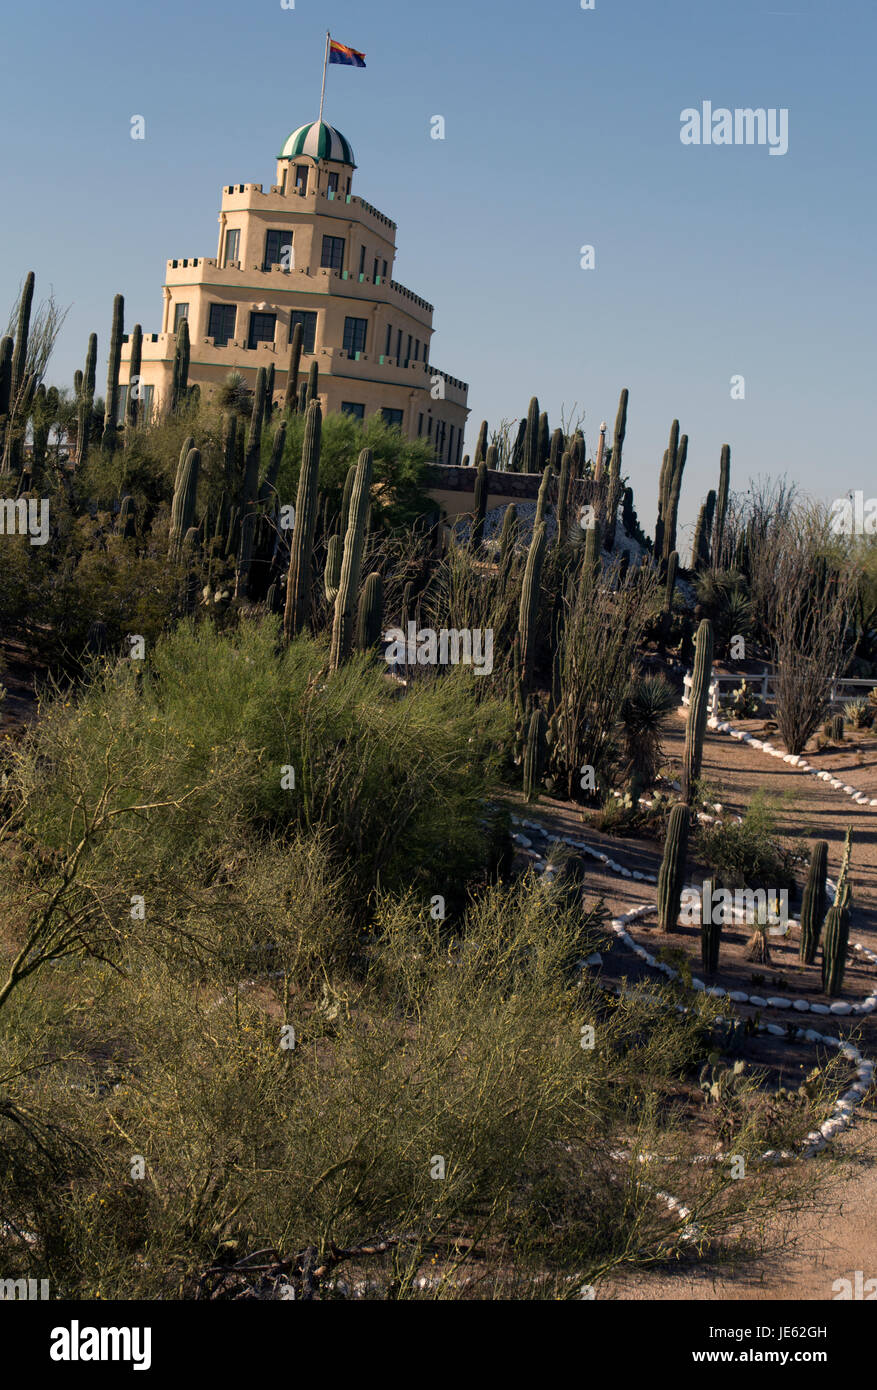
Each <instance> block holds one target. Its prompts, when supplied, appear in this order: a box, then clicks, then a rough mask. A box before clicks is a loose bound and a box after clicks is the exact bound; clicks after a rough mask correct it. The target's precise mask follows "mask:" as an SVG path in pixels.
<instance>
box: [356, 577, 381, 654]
mask: <svg viewBox="0 0 877 1390" xmlns="http://www.w3.org/2000/svg"><path fill="white" fill-rule="evenodd" d="M383 621H384V581H383V580H382V579H381V576H380V575H379V574H378V573H377V571H375V572H374V573H373V574H370V575H369V576H368V578H367V579H366V581H365V583H364V584H363V586H362V593H361V594H360V598H359V610H358V612H357V615H356V645H357V647H358V648H359V650H360V651H361V652H367V651H370V650H371V648H372V647H374V646H376V644H377V643H378V642H379V641H380V637H381V628H382V626H383Z"/></svg>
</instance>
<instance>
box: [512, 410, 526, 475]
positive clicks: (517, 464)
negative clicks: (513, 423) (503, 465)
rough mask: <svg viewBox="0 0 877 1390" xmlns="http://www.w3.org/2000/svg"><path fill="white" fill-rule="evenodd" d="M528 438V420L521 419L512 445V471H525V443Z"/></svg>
mask: <svg viewBox="0 0 877 1390" xmlns="http://www.w3.org/2000/svg"><path fill="white" fill-rule="evenodd" d="M526 438H527V421H526V420H521V421H519V423H518V432H517V434H516V435H515V442H514V444H513V445H512V456H511V459H510V460H509V472H510V473H522V472H523V471H524V444H525V442H526Z"/></svg>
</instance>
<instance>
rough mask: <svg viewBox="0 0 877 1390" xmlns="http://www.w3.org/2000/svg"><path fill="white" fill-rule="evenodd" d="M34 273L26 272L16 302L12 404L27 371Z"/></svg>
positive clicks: (13, 404) (22, 384)
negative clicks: (19, 295)
mask: <svg viewBox="0 0 877 1390" xmlns="http://www.w3.org/2000/svg"><path fill="white" fill-rule="evenodd" d="M34 278H35V277H34V273H33V271H32V270H29V271H28V272H27V275H26V276H25V280H24V285H23V286H22V290H21V299H20V300H19V302H18V319H17V321H16V325H15V347H14V350H13V353H12V406H13V409H14V408H15V401H16V397H17V396H18V393H19V392H20V391H21V389H22V387H23V386H24V382H25V378H26V376H27V374H28V372H27V349H28V342H29V338H30V311H31V307H32V305H33V291H34Z"/></svg>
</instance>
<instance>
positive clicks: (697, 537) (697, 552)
mask: <svg viewBox="0 0 877 1390" xmlns="http://www.w3.org/2000/svg"><path fill="white" fill-rule="evenodd" d="M708 534H709V532H708V522H707V510H706V502H704V503H703V505H702V507H701V509H700V511H699V512H698V514H697V525H696V526H695V528H694V539H693V540H692V542H691V568H692V569H693V570H694V571H695V572H696V571H698V570H702V569H704V567H705V566H706V565H708V564H709V553H708V544H709V542H708V540H707V536H708Z"/></svg>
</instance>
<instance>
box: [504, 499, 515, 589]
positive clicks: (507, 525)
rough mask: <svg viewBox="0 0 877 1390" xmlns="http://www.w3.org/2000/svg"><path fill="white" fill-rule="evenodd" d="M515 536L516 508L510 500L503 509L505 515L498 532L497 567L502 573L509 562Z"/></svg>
mask: <svg viewBox="0 0 877 1390" xmlns="http://www.w3.org/2000/svg"><path fill="white" fill-rule="evenodd" d="M517 538H518V509H517V507H516V506H515V504H514V502H512V503H511V504H510V505H509V506H508V507H506V509H505V516H504V517H503V519H502V530H501V531H500V534H499V567H500V570H501V571H502V572H503V573H505V571H506V570H507V569H508V566H509V565H510V564H511V559H512V555H513V553H514V549H515V542H516V541H517Z"/></svg>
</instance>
